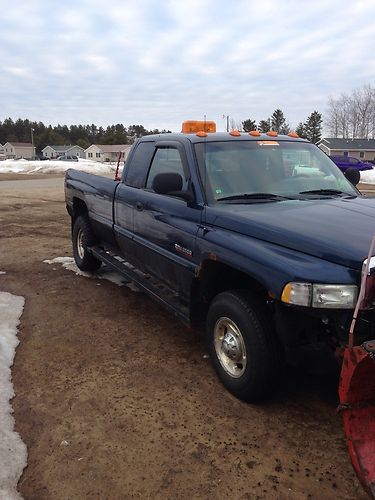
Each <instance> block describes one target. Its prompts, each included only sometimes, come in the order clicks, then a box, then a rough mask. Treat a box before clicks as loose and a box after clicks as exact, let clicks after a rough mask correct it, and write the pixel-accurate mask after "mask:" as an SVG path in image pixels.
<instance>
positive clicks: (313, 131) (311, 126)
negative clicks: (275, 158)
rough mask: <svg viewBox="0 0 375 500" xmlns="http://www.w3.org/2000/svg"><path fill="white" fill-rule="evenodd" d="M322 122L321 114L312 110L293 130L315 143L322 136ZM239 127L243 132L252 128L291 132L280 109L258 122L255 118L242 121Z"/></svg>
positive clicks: (283, 132)
mask: <svg viewBox="0 0 375 500" xmlns="http://www.w3.org/2000/svg"><path fill="white" fill-rule="evenodd" d="M322 124H323V119H322V115H321V114H320V113H319V112H318V111H313V112H312V113H311V114H310V115H309V116H308V117H307V119H306V121H305V122H300V123H299V124H298V127H297V128H296V130H295V131H296V132H297V134H298V135H299V136H300V137H302V138H304V139H308V140H309V141H311V142H313V143H314V144H316V143H317V142H318V141H319V140H320V139H321V137H322ZM241 129H242V130H243V131H244V132H251V131H252V130H259V132H268V131H269V130H274V131H275V132H277V133H278V134H289V132H291V127H290V125H289V123H288V122H287V120H286V118H285V116H284V112H283V111H282V110H281V109H275V111H274V112H273V113H272V115H271V116H270V118H267V119H264V120H260V121H259V123H258V124H257V123H256V121H255V120H251V119H250V118H249V119H247V120H245V121H243V122H242V124H241Z"/></svg>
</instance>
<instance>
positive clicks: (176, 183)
mask: <svg viewBox="0 0 375 500" xmlns="http://www.w3.org/2000/svg"><path fill="white" fill-rule="evenodd" d="M182 185H183V180H182V177H181V175H180V174H177V173H175V172H166V173H163V174H157V175H155V177H154V180H153V181H152V189H153V190H154V191H155V193H158V194H168V195H170V196H177V197H178V198H183V199H184V200H186V201H192V200H193V193H192V192H191V191H181V189H182Z"/></svg>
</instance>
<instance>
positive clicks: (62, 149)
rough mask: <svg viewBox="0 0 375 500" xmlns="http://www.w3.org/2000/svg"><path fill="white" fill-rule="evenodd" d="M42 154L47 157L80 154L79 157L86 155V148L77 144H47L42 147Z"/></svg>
mask: <svg viewBox="0 0 375 500" xmlns="http://www.w3.org/2000/svg"><path fill="white" fill-rule="evenodd" d="M42 154H43V156H44V157H45V158H58V157H59V156H66V155H69V156H78V158H84V157H85V150H84V149H83V148H81V146H77V145H74V146H73V145H72V144H69V145H65V146H46V147H45V148H43V149H42Z"/></svg>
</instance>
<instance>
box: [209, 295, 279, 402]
mask: <svg viewBox="0 0 375 500" xmlns="http://www.w3.org/2000/svg"><path fill="white" fill-rule="evenodd" d="M207 333H208V338H209V349H210V355H211V359H212V361H213V365H214V368H215V370H216V372H217V374H218V376H219V378H220V380H221V381H222V383H223V384H224V386H225V387H226V388H227V389H228V390H229V391H230V392H231V393H232V394H233V395H235V396H236V397H238V398H240V399H242V400H244V401H248V402H256V401H258V400H260V399H262V398H264V397H265V396H266V395H268V394H269V393H270V392H272V390H274V388H275V386H276V385H277V383H276V380H277V378H279V376H280V374H279V368H280V363H279V359H280V356H279V352H278V345H277V341H276V336H275V335H274V332H273V331H272V326H271V323H270V322H269V321H268V319H267V314H266V310H265V306H264V305H263V304H262V302H260V301H259V300H257V299H256V298H255V297H254V296H253V295H252V294H251V293H249V292H247V291H243V290H236V291H230V292H223V293H220V294H219V295H217V297H215V299H214V300H213V301H212V304H211V306H210V308H209V311H208V316H207Z"/></svg>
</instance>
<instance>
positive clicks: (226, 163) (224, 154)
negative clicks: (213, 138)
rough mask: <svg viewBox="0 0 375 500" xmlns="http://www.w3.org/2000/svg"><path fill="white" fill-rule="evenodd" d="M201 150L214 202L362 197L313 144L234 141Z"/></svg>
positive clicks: (200, 158) (200, 159) (199, 156)
mask: <svg viewBox="0 0 375 500" xmlns="http://www.w3.org/2000/svg"><path fill="white" fill-rule="evenodd" d="M195 151H196V154H197V159H198V165H199V169H200V175H201V179H202V183H203V184H204V186H205V189H206V193H207V197H208V200H209V201H211V202H215V201H217V202H237V203H238V202H239V200H241V199H243V200H244V202H250V200H253V201H256V200H258V201H265V200H267V197H266V196H265V195H267V194H269V195H270V196H269V200H281V199H286V198H293V199H294V198H297V199H301V198H303V199H306V198H308V197H333V196H347V195H348V196H357V195H358V191H357V190H356V189H355V188H354V187H353V185H352V184H351V183H350V182H349V181H348V180H347V179H346V178H345V177H344V175H343V173H342V172H341V171H340V170H339V168H338V167H337V166H336V165H335V164H334V163H333V162H332V160H330V159H329V158H328V156H327V155H325V154H324V153H323V152H322V151H321V150H320V149H319V148H318V147H317V146H315V145H313V144H310V143H305V142H292V141H282V140H269V141H268V140H267V141H264V140H259V141H253V140H251V141H244V140H234V141H222V142H206V143H197V144H195ZM257 193H259V194H261V196H259V197H257V196H256V194H257ZM249 195H250V196H249Z"/></svg>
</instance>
